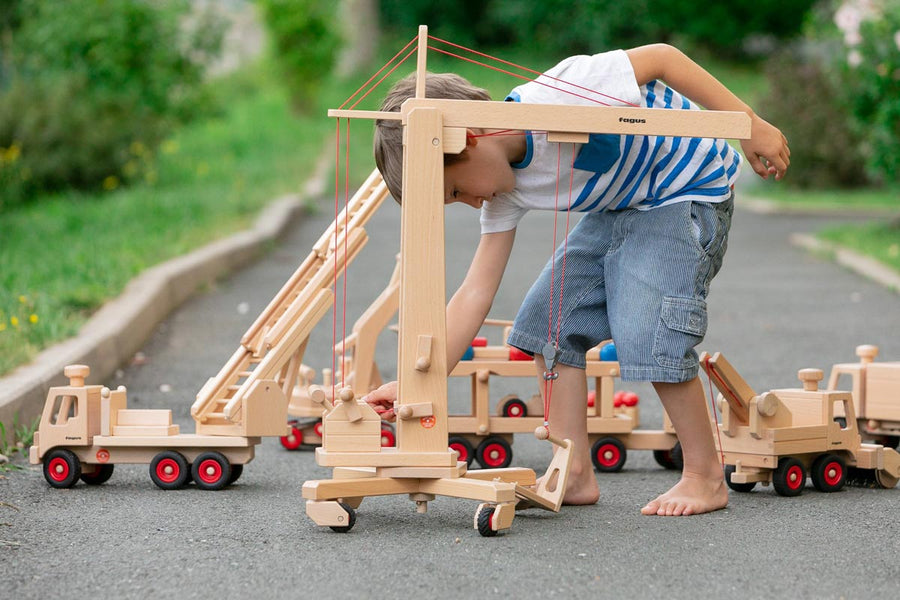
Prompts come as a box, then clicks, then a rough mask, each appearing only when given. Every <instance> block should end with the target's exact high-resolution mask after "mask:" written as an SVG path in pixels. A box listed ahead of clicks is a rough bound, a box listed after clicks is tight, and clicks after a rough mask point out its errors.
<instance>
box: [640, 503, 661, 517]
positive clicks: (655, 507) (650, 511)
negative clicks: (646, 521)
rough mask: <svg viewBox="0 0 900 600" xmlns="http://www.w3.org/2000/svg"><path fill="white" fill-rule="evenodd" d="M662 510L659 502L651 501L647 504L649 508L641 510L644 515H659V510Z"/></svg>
mask: <svg viewBox="0 0 900 600" xmlns="http://www.w3.org/2000/svg"><path fill="white" fill-rule="evenodd" d="M660 508H661V503H660V501H659V500H651V501H650V502H648V503H647V506H645V507H644V508H642V509H641V514H642V515H658V514H660V513H659V510H660Z"/></svg>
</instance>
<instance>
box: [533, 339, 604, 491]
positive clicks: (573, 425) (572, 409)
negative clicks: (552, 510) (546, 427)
mask: <svg viewBox="0 0 900 600" xmlns="http://www.w3.org/2000/svg"><path fill="white" fill-rule="evenodd" d="M534 362H535V365H537V368H538V379H539V382H540V384H541V396H543V395H544V393H545V392H544V385H543V383H544V379H543V373H544V371H545V366H544V360H543V358H542V357H541V356H540V355H535V361H534ZM556 372H557V373H558V374H559V377H558V378H557V379H556V380H555V381H554V382H553V389H552V393H551V394H550V411H549V413H550V415H549V419H548V421H549V422H550V431H551V432H552V433H553V435H554V436H555V437H558V438H561V439H569V440H571V441H572V444H573V448H572V463H571V465H570V467H569V479H568V481H567V483H566V491H565V494H564V496H563V504H594V503H595V502H597V500H598V499H599V498H600V488H599V487H598V486H597V477H596V476H595V475H594V465H593V463H592V462H591V453H590V444H589V441H588V435H587V380H586V379H585V374H584V369H579V368H577V367H570V366H568V365H557V366H556ZM554 451H555V447H554Z"/></svg>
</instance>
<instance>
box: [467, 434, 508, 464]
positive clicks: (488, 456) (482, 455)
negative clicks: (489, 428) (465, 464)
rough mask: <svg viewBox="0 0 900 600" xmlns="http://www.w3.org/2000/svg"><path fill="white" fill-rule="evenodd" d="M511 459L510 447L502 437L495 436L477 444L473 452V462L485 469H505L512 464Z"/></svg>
mask: <svg viewBox="0 0 900 600" xmlns="http://www.w3.org/2000/svg"><path fill="white" fill-rule="evenodd" d="M495 453H496V456H495ZM512 458H513V451H512V446H510V445H509V442H507V441H506V440H504V439H503V438H502V437H499V436H495V435H492V436H490V437H488V438H487V439H485V440H484V441H482V442H481V443H480V444H478V449H477V450H476V451H475V460H477V461H478V464H479V465H481V466H482V467H484V468H485V469H505V468H506V467H508V466H509V465H510V463H512Z"/></svg>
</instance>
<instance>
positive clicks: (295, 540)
mask: <svg viewBox="0 0 900 600" xmlns="http://www.w3.org/2000/svg"><path fill="white" fill-rule="evenodd" d="M331 211H332V208H331V207H329V206H328V203H327V202H325V203H323V209H322V210H321V211H320V212H319V213H318V214H314V215H311V216H309V217H306V218H304V219H303V220H302V222H300V223H299V224H298V225H297V227H296V228H295V230H294V231H293V232H292V233H291V234H290V235H289V236H288V237H287V239H285V240H284V241H283V242H282V243H280V244H279V245H278V246H277V247H275V248H273V249H272V251H271V252H270V253H268V254H267V255H266V256H265V257H264V258H263V259H261V260H260V261H259V262H257V263H256V264H254V265H253V266H251V267H250V268H247V269H245V270H243V271H241V272H239V273H236V274H234V275H233V276H232V277H230V278H228V279H227V280H224V281H221V282H220V283H219V284H218V285H217V286H215V288H214V289H210V290H209V291H208V292H207V293H203V294H201V295H199V296H198V297H196V298H194V299H192V300H191V301H189V302H188V303H186V304H185V305H184V306H183V307H182V308H181V309H180V310H178V311H177V312H176V313H174V314H173V315H171V317H170V318H169V319H167V320H166V321H165V322H163V323H162V324H161V325H160V326H159V328H158V330H157V331H156V333H155V334H154V336H153V338H152V339H151V340H150V341H149V342H148V343H147V345H146V346H145V348H144V349H143V351H142V352H143V360H139V361H136V363H135V364H133V365H130V366H127V367H125V368H123V370H122V372H121V373H120V374H118V376H117V377H116V378H114V380H112V381H106V382H97V381H91V380H90V379H89V382H90V383H104V384H106V385H109V386H110V387H115V386H118V385H125V386H126V387H127V388H128V400H129V407H131V408H161V407H169V408H172V410H173V414H174V417H175V420H176V422H178V423H179V424H180V425H181V428H182V431H185V432H191V431H193V430H194V427H193V421H192V420H191V418H190V415H189V410H190V405H191V403H192V401H193V399H194V396H195V395H196V392H197V391H198V390H199V389H200V387H201V386H202V385H203V383H204V382H205V381H206V379H207V378H208V377H211V376H213V375H215V374H216V373H217V372H218V370H219V369H220V367H221V365H222V364H224V362H225V361H226V359H227V358H228V357H229V356H230V355H231V354H232V353H233V351H234V350H235V349H236V347H237V344H238V340H239V339H240V337H241V335H242V334H243V332H244V331H245V330H246V328H247V327H248V326H249V325H250V323H251V322H252V321H253V319H254V318H255V316H256V315H257V314H258V313H259V312H260V311H261V310H262V309H263V308H264V307H265V306H266V304H267V303H268V301H269V300H270V298H271V297H272V296H273V295H274V294H275V293H276V292H277V290H278V289H279V288H280V287H281V285H282V283H283V282H284V281H285V280H286V279H287V278H288V277H289V276H290V274H291V273H292V272H293V271H294V269H295V268H296V267H297V265H298V264H299V263H300V261H301V260H302V259H303V258H304V257H305V256H306V254H307V253H308V252H309V249H310V247H311V245H312V243H313V242H314V241H315V240H316V239H317V238H318V237H319V235H320V234H321V232H322V231H323V230H324V228H325V227H326V226H327V224H328V223H329V222H330V221H331V219H332V212H331ZM826 223H827V219H821V218H811V217H785V216H761V215H757V214H754V213H751V212H748V211H746V210H741V209H740V205H739V209H738V212H737V213H736V215H735V219H734V226H733V230H732V236H731V242H730V247H729V251H728V254H727V256H726V259H725V265H724V268H723V270H722V272H721V273H720V275H719V277H718V278H717V279H716V280H715V282H714V283H713V286H712V292H711V298H710V326H709V334H708V336H707V339H706V341H705V342H704V343H703V344H702V346H701V349H705V350H709V351H722V352H723V353H724V354H725V355H726V356H727V357H728V358H729V360H730V361H731V362H732V364H733V365H735V367H736V368H737V369H738V370H739V372H740V373H741V374H742V375H743V376H744V377H745V379H746V380H747V381H748V382H749V383H750V385H751V386H753V387H754V388H755V389H756V390H757V391H761V390H764V389H771V388H778V387H797V386H798V385H799V382H798V381H797V379H796V372H797V370H798V369H800V368H803V367H819V368H823V369H825V370H826V372H827V371H828V370H829V369H830V366H831V365H832V364H833V363H836V362H850V361H853V360H854V359H855V357H854V353H853V351H854V348H855V346H856V345H858V344H862V343H872V344H877V345H878V346H880V348H881V358H883V359H893V360H897V359H900V335H898V332H900V296H898V295H897V294H895V293H892V292H889V291H886V290H885V289H883V288H881V287H879V286H878V285H876V284H874V283H872V282H869V281H867V280H865V279H862V278H860V277H859V276H857V275H855V274H853V273H851V272H848V271H845V270H844V269H842V268H840V267H837V266H835V265H834V264H832V263H830V262H828V261H827V260H824V259H822V258H819V257H816V256H812V255H809V254H806V253H805V252H803V251H801V250H797V249H795V248H793V247H791V246H790V245H789V243H788V241H787V238H788V235H789V234H790V233H792V232H798V231H799V232H808V231H815V230H816V229H818V228H820V227H822V226H823V225H824V224H826ZM367 231H368V233H369V235H370V241H369V244H368V246H367V247H366V249H365V250H364V252H363V253H362V254H361V255H360V256H359V258H357V260H356V261H355V262H354V264H353V265H352V266H351V268H350V270H349V273H348V278H347V296H348V298H349V299H350V300H349V301H348V303H347V309H346V314H347V316H346V329H347V331H349V329H350V327H351V325H352V323H353V320H354V319H355V318H356V317H357V316H359V314H360V313H361V312H362V311H363V310H364V308H365V306H366V305H367V304H368V303H369V302H371V300H372V299H374V298H375V296H376V295H377V294H378V292H379V291H380V290H381V289H382V288H383V286H384V285H385V284H386V283H387V281H388V278H389V276H390V274H391V271H392V269H393V266H394V258H395V255H396V253H397V252H398V250H399V245H398V244H399V241H398V240H399V209H398V208H397V206H396V205H393V204H389V205H388V204H386V205H385V206H384V207H383V208H382V209H381V210H380V211H379V213H378V214H377V215H376V216H375V217H374V218H373V219H372V221H371V222H370V224H369V226H368V227H367ZM447 232H448V234H447V249H448V252H447V257H448V258H447V263H448V275H447V280H448V281H447V290H448V293H450V292H452V290H454V289H455V287H456V285H457V284H458V283H459V281H461V279H462V276H463V274H464V270H465V267H466V265H467V264H468V260H469V258H470V257H471V255H472V252H473V251H474V248H475V245H476V243H477V238H478V224H477V216H476V213H475V212H474V211H472V210H471V209H469V208H465V207H459V208H457V207H450V208H448V210H447ZM551 232H552V217H551V216H550V215H529V216H528V217H527V218H526V220H525V222H524V223H523V224H522V226H521V227H520V231H519V233H518V239H517V241H516V249H515V250H514V258H513V261H512V263H511V264H510V267H509V269H508V271H507V274H506V276H505V279H504V283H503V288H502V290H501V293H500V296H499V297H498V299H497V301H496V302H495V305H494V309H493V311H492V314H491V316H493V317H496V318H511V317H512V316H513V315H514V314H515V311H516V307H517V305H518V302H519V300H520V299H521V297H522V295H523V294H524V293H525V291H526V290H527V288H528V287H529V285H530V284H531V281H532V279H533V277H534V275H535V274H536V272H537V270H538V268H539V267H540V266H541V265H542V264H543V262H544V261H545V260H546V258H547V257H548V256H549V254H550V251H551V238H552V234H551ZM343 313H344V311H343V309H342V308H341V307H339V308H338V313H337V315H338V316H337V319H336V321H337V323H336V327H335V326H334V325H333V321H332V319H331V317H330V316H329V317H327V318H326V319H325V322H324V323H322V324H321V325H320V326H319V327H317V329H316V331H315V332H314V335H313V338H312V341H311V343H310V345H309V348H308V349H307V353H306V362H307V363H308V364H310V365H312V366H313V367H315V368H317V369H321V368H323V367H330V365H331V358H330V355H329V354H328V348H329V347H330V346H331V341H332V329H333V328H336V329H337V332H338V335H340V333H341V331H342V329H343V327H344V326H343V324H342V323H343V322H344V319H343V317H342V315H343ZM395 353H396V334H394V333H392V332H387V333H386V334H384V335H383V336H382V338H381V340H380V342H379V353H378V362H379V366H380V368H381V371H382V373H383V374H384V375H385V376H390V375H391V373H394V372H395V370H396V356H395ZM467 387H468V386H467V384H466V383H465V382H458V381H454V382H451V385H450V396H451V411H453V410H454V407H462V406H464V405H465V404H464V403H466V402H468V400H467V398H466V393H467ZM622 387H623V388H627V389H631V390H634V391H636V392H638V394H639V395H640V397H641V404H640V407H641V421H642V426H643V427H646V428H651V429H652V428H658V427H660V426H661V420H662V419H661V412H660V405H659V401H658V400H657V399H656V397H655V395H654V394H653V391H652V388H650V387H649V386H647V385H643V384H639V385H627V384H623V386H622ZM492 388H493V390H495V392H496V397H500V396H501V395H503V394H505V393H507V392H517V393H519V394H522V395H530V394H531V393H533V392H534V391H536V389H537V388H536V383H535V382H533V381H531V380H526V379H509V380H506V381H502V382H500V381H497V382H492ZM514 451H515V460H514V465H516V466H523V467H531V468H534V469H535V470H536V471H539V472H540V471H541V470H542V469H543V468H544V467H545V466H546V464H547V462H548V459H549V450H548V448H547V445H546V444H545V443H541V442H538V441H537V440H534V439H533V438H532V437H531V436H519V437H517V441H516V442H515V445H514ZM4 475H5V479H0V596H2V597H3V598H10V599H17V600H25V599H31V598H47V597H51V598H52V597H64V598H92V599H98V598H100V599H102V598H238V597H254V598H255V597H266V598H278V597H288V596H294V597H297V596H299V597H304V598H339V597H340V598H383V597H388V598H390V597H416V598H419V599H421V600H430V599H431V598H435V599H438V598H475V597H479V598H480V597H511V596H516V597H523V598H526V597H533V596H534V595H535V594H536V593H541V594H543V595H544V596H549V597H561V598H663V597H665V598H722V597H737V598H758V597H773V598H857V597H873V598H888V597H893V596H896V594H897V592H898V591H900V577H898V576H900V558H898V550H900V525H898V523H900V514H898V508H900V489H894V490H879V489H866V488H845V489H844V490H843V491H841V492H839V493H835V494H823V493H819V492H817V491H815V490H814V489H813V488H812V487H811V485H809V486H808V487H807V489H806V490H805V492H804V493H803V494H802V495H800V496H799V497H796V498H784V497H781V496H778V495H776V494H775V493H774V491H773V490H772V489H771V487H768V488H760V487H757V489H756V491H754V492H753V493H750V494H735V493H734V492H732V495H731V499H730V504H729V506H728V508H727V509H726V510H722V511H718V512H715V513H712V514H708V515H701V516H695V517H690V518H659V517H644V516H641V515H640V514H639V509H640V507H641V506H642V505H643V504H644V503H645V502H646V501H648V500H649V499H651V498H653V497H655V496H656V495H657V494H659V493H660V492H662V491H664V490H666V489H668V488H669V487H670V486H671V485H672V484H674V483H675V481H676V478H677V474H676V473H675V472H672V471H666V470H664V469H662V468H660V467H659V466H658V465H657V464H656V463H655V462H654V461H653V459H652V456H651V455H650V454H649V453H647V452H632V453H631V454H630V455H629V457H628V461H627V463H626V465H625V468H624V470H623V471H622V472H620V473H616V474H598V475H597V477H598V480H599V482H600V488H601V498H600V501H599V502H598V503H597V504H596V505H593V506H589V507H565V508H563V510H562V511H561V512H560V513H559V514H549V513H542V512H535V511H529V512H526V513H519V514H518V515H517V516H516V518H515V521H514V523H513V527H512V530H511V531H510V532H508V533H507V534H506V535H502V536H498V537H496V538H482V537H481V536H479V535H478V533H477V532H475V531H474V530H473V529H472V517H473V515H474V512H475V508H476V503H475V502H473V501H467V500H457V499H449V498H438V499H437V500H436V501H434V502H432V503H430V504H429V508H428V512H427V513H426V514H424V515H422V514H417V513H416V511H415V506H414V504H413V503H411V502H410V501H409V500H408V499H407V498H405V497H380V498H369V499H366V500H365V501H364V502H363V504H362V506H361V507H360V510H359V512H358V520H357V523H356V526H355V527H354V528H353V530H352V531H351V532H349V533H346V534H338V533H334V532H332V531H331V530H330V529H327V528H324V529H323V528H319V527H317V526H316V525H314V524H313V523H312V522H311V521H310V520H309V519H308V518H307V517H306V515H305V512H304V501H303V500H302V499H301V493H300V489H301V486H302V484H303V482H304V481H306V480H309V479H323V478H329V477H330V472H329V470H328V469H325V468H322V467H319V466H317V465H316V463H315V461H314V457H313V454H312V453H311V452H302V451H298V452H289V451H286V450H284V449H283V448H282V447H281V445H280V444H279V442H278V440H277V439H266V440H264V441H263V443H262V444H261V446H259V447H258V449H257V456H256V459H255V460H254V461H253V462H252V463H250V464H249V465H247V467H246V468H245V470H244V474H243V476H242V477H241V479H240V480H239V481H238V482H237V483H236V484H234V485H233V486H231V487H230V488H228V489H226V490H224V491H220V492H206V491H201V490H199V489H196V487H195V486H193V485H192V486H189V487H187V488H185V489H183V490H179V491H175V492H165V491H162V490H160V489H158V488H156V486H154V485H153V484H152V483H151V481H150V479H149V477H148V473H147V467H146V466H131V465H120V466H117V467H116V471H115V474H114V475H113V477H112V479H111V480H110V481H109V482H108V483H107V484H105V485H103V486H99V487H87V486H85V485H83V484H79V485H77V486H75V487H74V488H73V489H69V490H56V489H51V488H50V487H49V486H48V485H47V484H46V483H45V481H44V479H43V476H42V474H41V472H40V470H39V469H37V468H29V469H26V470H24V471H12V472H7V473H4Z"/></svg>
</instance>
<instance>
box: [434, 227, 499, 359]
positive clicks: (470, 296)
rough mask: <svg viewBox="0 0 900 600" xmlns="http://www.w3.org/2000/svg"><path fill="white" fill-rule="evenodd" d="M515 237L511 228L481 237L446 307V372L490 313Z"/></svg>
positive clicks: (463, 351) (459, 356)
mask: <svg viewBox="0 0 900 600" xmlns="http://www.w3.org/2000/svg"><path fill="white" fill-rule="evenodd" d="M515 237H516V230H515V229H511V230H509V231H501V232H499V233H486V234H483V235H482V236H481V240H480V241H479V242H478V248H477V249H476V250H475V256H474V257H473V258H472V264H471V265H470V266H469V270H468V272H467V273H466V278H465V279H464V280H463V282H462V284H461V285H460V286H459V289H458V290H456V293H455V294H453V297H452V298H451V299H450V302H449V303H448V304H447V372H448V373H449V372H450V371H452V370H453V368H454V367H455V366H456V363H458V362H459V360H460V359H461V358H462V355H463V354H465V352H466V349H467V348H468V347H469V344H471V343H472V339H473V338H474V337H475V335H476V334H477V333H478V330H479V329H480V328H481V325H482V324H483V323H484V319H485V318H486V317H487V315H488V312H490V310H491V304H493V302H494V296H495V295H496V294H497V290H498V289H499V288H500V280H501V279H502V278H503V272H504V271H505V270H506V264H507V262H508V261H509V255H510V253H511V252H512V247H513V241H515Z"/></svg>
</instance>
